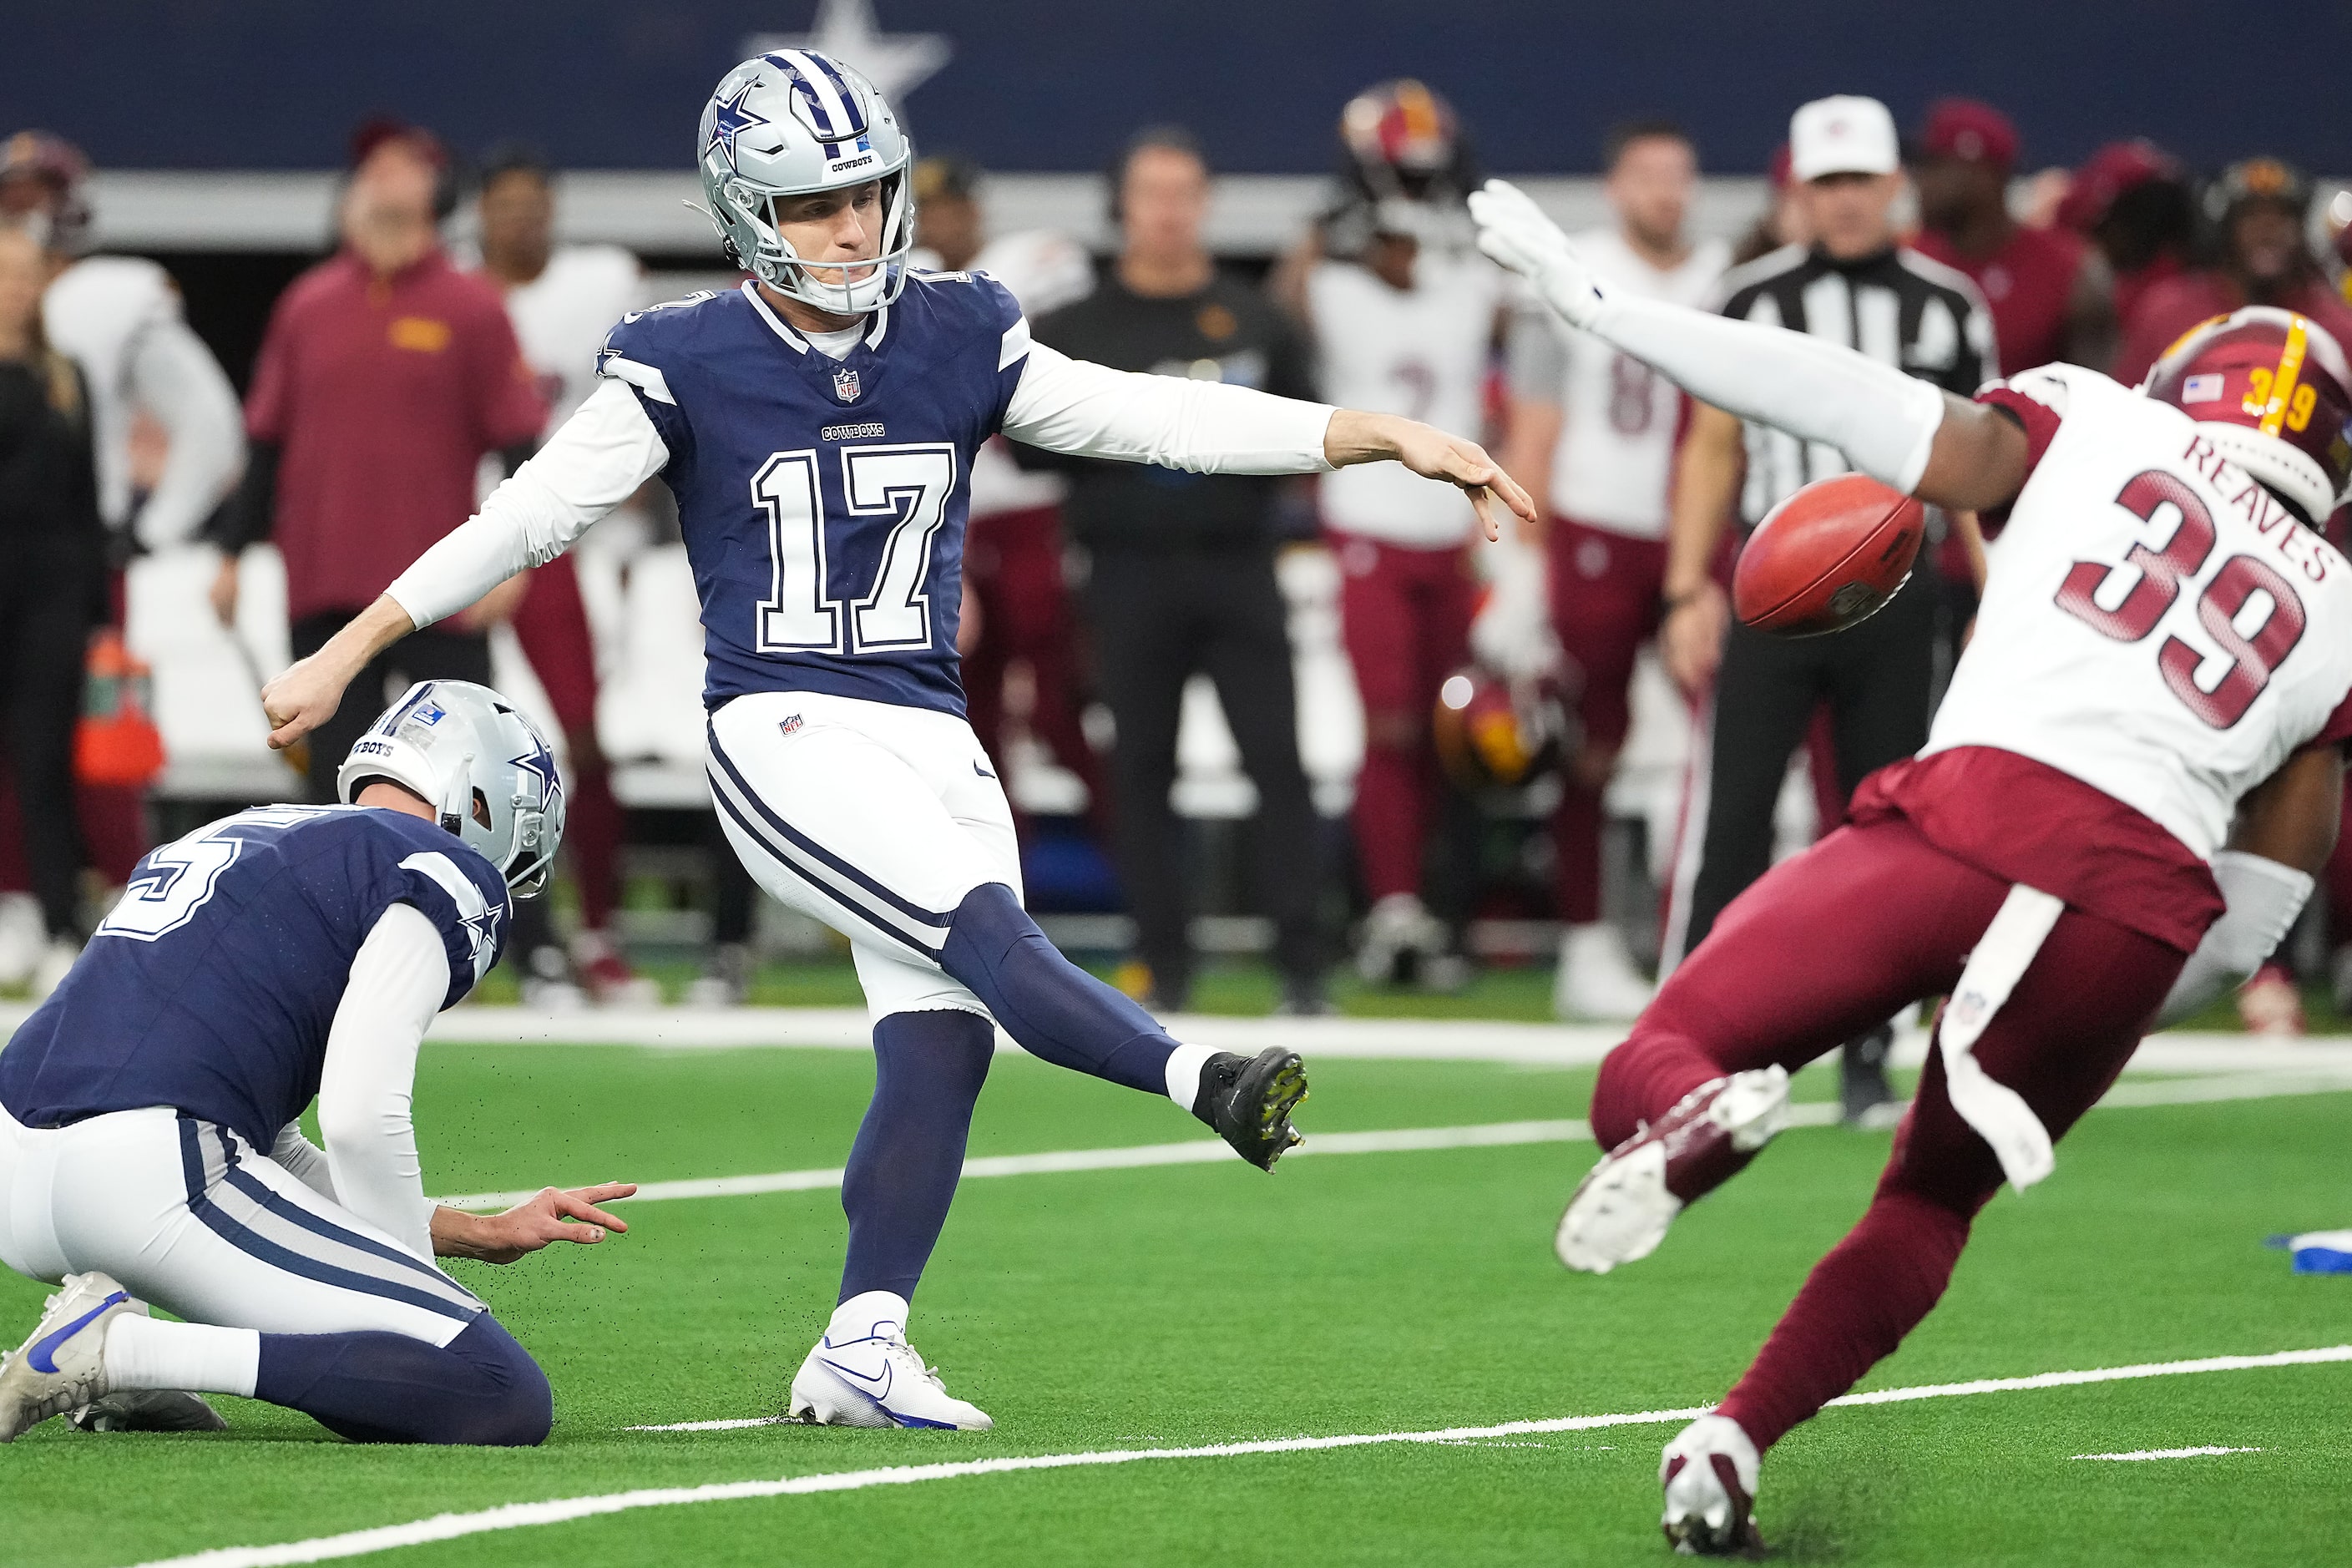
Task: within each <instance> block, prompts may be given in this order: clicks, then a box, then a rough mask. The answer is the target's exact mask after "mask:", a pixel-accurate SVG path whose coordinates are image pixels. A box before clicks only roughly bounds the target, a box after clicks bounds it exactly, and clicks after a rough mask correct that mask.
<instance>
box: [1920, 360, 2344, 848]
mask: <svg viewBox="0 0 2352 1568" xmlns="http://www.w3.org/2000/svg"><path fill="white" fill-rule="evenodd" d="M1980 398H1981V401H1984V402H1987V403H1990V404H1992V405H1995V406H1998V407H2001V408H2005V409H2007V410H2008V411H2010V412H2011V414H2013V415H2014V416H2016V417H2017V418H2018V419H2019V420H2020V421H2021V423H2022V424H2023V425H2024V426H2025V430H2026V435H2027V438H2028V441H2029V454H2030V457H2031V459H2032V468H2031V469H2030V470H2029V473H2028V476H2027V479H2026V482H2025V486H2024V489H2022V490H2021V492H2020V493H2019V495H2018V497H2017V499H2016V500H2015V501H2014V502H2013V503H2012V505H2011V510H2010V514H2009V518H2008V520H2007V523H2006V526H2005V527H2004V528H2002V530H2001V531H2000V534H1999V536H1998V538H1997V539H1996V540H1995V542H1994V543H1993V544H1992V546H1991V548H1990V560H1991V573H1990V579H1989V581H1988V583H1987V584H1986V588H1985V595H1984V601H1983V605H1982V606H1981V607H1980V608H1979V611H1978V612H1977V621H1976V632H1975V636H1974V637H1973V638H1972V639H1971V640H1970V642H1969V647H1968V651H1967V653H1966V654H1964V655H1963V656H1962V657H1961V658H1960V661H1959V665H1958V668H1957V669H1956V670H1955V671H1954V673H1953V677H1952V684H1951V689H1950V691H1949V692H1948V694H1947V695H1946V697H1945V699H1944V702H1943V706H1942V707H1941V708H1940V709H1939V710H1937V714H1936V721H1935V726H1934V729H1933V731H1932V733H1931V735H1930V737H1929V740H1928V742H1927V750H1926V752H1923V753H1922V754H1923V755H1925V754H1928V753H1932V752H1944V751H1949V750H1952V749H1954V748H1956V747H1961V746H1991V747H1998V748H2000V749H2001V750H2004V751H2009V752H2018V753H2020V754H2022V755H2024V756H2027V757H2031V758H2033V759H2034V760H2036V761H2038V762H2042V763H2047V764H2048V765H2050V766H2051V767H2053V768H2056V769H2058V770H2059V771H2060V772H2062V773H2068V774H2071V775H2072V776H2074V778H2077V779H2080V780H2081V781H2083V782H2084V784H2090V785H2092V786H2093V787H2094V788H2095V789H2097V790H2099V791H2101V792H2102V793H2103V794H2105V795H2108V796H2110V797H2112V798H2114V799H2116V800H2119V801H2121V802H2123V803H2124V804H2125V805H2128V806H2131V807H2132V808H2133V809H2135V810H2137V811H2138V812H2139V813H2140V814H2141V815H2143V816H2147V817H2149V818H2150V819H2152V820H2153V821H2155V822H2156V823H2157V824H2158V826H2161V827H2163V828H2164V829H2165V830H2166V831H2167V832H2168V833H2170V834H2171V835H2172V836H2173V837H2176V838H2178V839H2179V840H2180V842H2181V843H2183V844H2185V845H2186V846H2188V847H2189V849H2190V850H2191V851H2193V852H2194V853H2195V854H2196V855H2197V856H2198V857H2199V858H2201V859H2207V860H2210V859H2211V858H2212V857H2213V854H2214V852H2215V851H2216V850H2217V849H2219V848H2220V847H2221V845H2222V844H2223V842H2224V841H2225V839H2226V837H2227V835H2228V832H2229V826H2230V820H2231V816H2232V814H2233V813H2234V811H2235V809H2236V807H2237V803H2238V800H2239V798H2240V797H2241V796H2242V795H2244V794H2245V793H2246V792H2247V791H2248V790H2250V789H2252V787H2253V786H2254V785H2256V784H2260V783H2261V782H2262V781H2263V780H2264V779H2265V778H2268V777H2269V776H2270V775H2271V773H2273V772H2274V771H2276V770H2277V768H2278V767H2279V766H2280V764H2281V763H2284V762H2285V761H2286V760H2287V758H2288V757H2289V756H2290V755H2292V754H2293V753H2294V752H2295V751H2297V750H2298V749H2300V748H2302V747H2304V746H2306V745H2308V744H2310V743H2311V742H2314V741H2316V740H2327V741H2331V742H2333V741H2339V740H2342V739H2345V738H2346V737H2347V735H2352V705H2347V701H2346V698H2347V691H2352V565H2347V563H2346V561H2345V558H2344V557H2343V556H2342V555H2340V554H2338V553H2337V552H2336V551H2335V549H2334V548H2332V547H2331V546H2330V545H2329V544H2328V543H2327V542H2326V541H2325V540H2323V539H2321V538H2320V537H2319V536H2318V534H2316V533H2315V532H2314V531H2312V530H2310V529H2308V528H2305V527H2304V526H2303V525H2302V524H2301V523H2299V522H2297V521H2295V519H2294V516H2293V515H2292V514H2291V513H2289V512H2288V511H2287V510H2285V509H2284V507H2282V506H2280V505H2279V503H2278V502H2277V501H2276V500H2274V499H2273V498H2272V496H2271V495H2270V494H2269V493H2268V492H2267V491H2265V490H2263V489H2262V487H2261V486H2259V485H2257V484H2256V483H2255V482H2254V481H2253V480H2252V479H2250V478H2249V477H2248V476H2247V475H2246V473H2245V471H2244V470H2243V469H2242V468H2238V467H2237V466H2236V465H2234V464H2232V463H2231V462H2228V461H2227V460H2225V459H2224V458H2221V456H2220V455H2219V454H2218V453H2216V452H2215V451H2214V449H2213V446H2212V443H2211V442H2210V441H2209V440H2207V439H2206V438H2205V437H2204V436H2203V435H2202V434H2201V433H2200V431H2199V430H2198V428H2197V426H2196V425H2195V423H2194V422H2193V421H2191V420H2190V418H2189V416H2188V415H2186V414H2184V413H2182V412H2181V411H2180V410H2179V409H2177V408H2174V407H2172V406H2170V405H2167V404H2162V403H2157V402H2154V401H2152V400H2150V399H2148V398H2146V397H2142V396H2140V395H2137V393H2134V392H2130V391H2127V390H2126V389H2125V388H2124V387H2122V386H2119V385H2117V384H2116V383H2115V382H2113V381H2110V380H2108V379H2107V378H2106V377H2105V376H2103V375H2100V374H2096V373H2095V372H2093V371H2087V370H2081V369H2076V368H2074V367H2073V366H2069V365H2052V366H2049V367H2047V368H2045V369H2042V370H2037V371H2030V372H2027V373H2026V374H2021V375H2018V376H2014V377H2011V379H2010V380H2009V381H2007V382H2004V383H2000V384H1997V385H1995V386H1994V387H1992V388H1990V389H1988V390H1987V391H1986V392H1985V393H1983V394H1982V395H1980ZM1991 521H1992V520H1990V519H1988V526H1989V528H1990V522H1991ZM1913 592H1915V593H1916V592H1917V589H1916V587H1915V588H1914V589H1913Z"/></svg>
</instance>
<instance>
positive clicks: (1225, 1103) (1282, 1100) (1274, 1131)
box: [1192, 1046, 1307, 1171]
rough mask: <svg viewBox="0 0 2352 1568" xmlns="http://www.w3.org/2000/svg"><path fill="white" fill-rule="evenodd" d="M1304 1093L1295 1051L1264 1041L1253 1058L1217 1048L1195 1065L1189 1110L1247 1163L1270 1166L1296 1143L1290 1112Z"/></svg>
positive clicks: (1303, 1066)
mask: <svg viewBox="0 0 2352 1568" xmlns="http://www.w3.org/2000/svg"><path fill="white" fill-rule="evenodd" d="M1306 1098H1307V1064H1306V1063H1305V1062H1304V1061H1301V1060H1300V1059H1299V1056H1298V1053H1297V1051H1291V1050H1285V1049H1284V1048H1283V1047H1280V1046H1268V1047H1266V1048H1265V1049H1264V1050H1262V1051H1260V1052H1258V1054H1257V1055H1256V1056H1255V1057H1246V1058H1244V1057H1240V1056H1236V1055H1235V1054H1234V1053H1233V1052H1231V1051H1219V1052H1218V1053H1217V1054H1216V1055H1214V1056H1213V1057H1211V1058H1209V1059H1208V1060H1207V1061H1206V1062H1204V1063H1203V1064H1202V1067H1201V1092H1200V1093H1199V1094H1198V1095H1197V1096H1195V1097H1194V1099H1193V1100H1192V1114H1193V1115H1195V1116H1197V1117H1199V1118H1200V1119H1201V1120H1202V1121H1205V1122H1207V1123H1208V1124H1209V1125H1210V1126H1211V1127H1213V1128H1215V1129H1216V1131H1217V1136H1218V1137H1220V1138H1223V1140H1224V1141H1225V1142H1228V1143H1230V1144H1232V1145H1233V1146H1234V1152H1236V1153H1238V1154H1240V1155H1241V1157H1242V1158H1243V1159H1244V1160H1247V1161H1248V1162H1249V1163H1251V1164H1253V1165H1255V1166H1256V1167H1257V1168H1258V1169H1259V1170H1261V1171H1271V1170H1273V1169H1274V1163H1275V1162H1276V1160H1279V1159H1281V1158H1282V1156H1283V1154H1284V1152H1286V1151H1287V1150H1289V1149H1291V1148H1294V1147H1296V1146H1297V1143H1298V1142H1300V1139H1299V1135H1298V1129H1297V1128H1295V1127H1293V1126H1292V1125H1291V1124H1290V1111H1291V1108H1292V1107H1293V1106H1296V1105H1297V1103H1298V1102H1299V1101H1300V1100H1305V1099H1306Z"/></svg>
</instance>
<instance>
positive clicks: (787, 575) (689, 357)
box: [597, 272, 1028, 714]
mask: <svg viewBox="0 0 2352 1568" xmlns="http://www.w3.org/2000/svg"><path fill="white" fill-rule="evenodd" d="M1016 329H1017V330H1016ZM1027 347H1028V332H1027V329H1026V327H1025V325H1024V323H1023V321H1022V319H1021V307H1020V306H1019V305H1017V304H1015V303H1014V302H1013V296H1012V295H1011V294H1009V293H1007V292H1006V291H1005V289H1004V288H1003V285H1002V284H999V283H997V282H995V281H994V280H992V279H988V278H985V277H982V276H977V275H973V274H967V273H959V272H944V273H921V272H919V273H916V274H914V275H912V276H911V277H910V278H909V279H908V283H907V288H906V291H905V292H904V293H903V294H901V295H900V296H899V297H898V301H897V303H895V304H893V305H890V306H888V307H887V308H886V309H884V310H877V311H876V312H875V313H874V314H873V315H872V316H870V317H868V318H867V319H866V323H865V331H864V332H863V334H862V335H861V336H860V337H859V338H858V340H857V342H856V346H855V347H853V348H852V349H851V350H850V352H849V353H848V355H847V357H846V358H844V359H840V360H836V359H835V358H833V357H832V356H831V355H829V354H827V353H824V352H823V351H822V350H819V349H817V348H815V347H814V346H813V345H812V344H810V342H808V340H807V339H805V338H803V336H802V335H801V334H800V333H799V332H797V331H793V328H792V327H791V326H790V325H788V324H787V323H786V322H785V321H782V318H780V317H778V316H777V315H776V314H775V312H774V311H772V310H770V309H769V308H768V306H767V304H766V303H765V302H764V301H763V300H761V299H760V298H759V297H758V296H757V294H756V293H754V291H753V289H752V286H751V284H749V283H746V284H744V285H743V287H742V288H741V289H736V290H733V291H731V292H729V293H724V294H715V295H714V294H700V295H696V296H693V297H691V298H688V299H686V300H678V301H677V302H676V303H674V304H668V305H657V306H656V307H655V308H653V309H652V310H641V311H639V312H637V313H636V314H635V315H633V316H631V317H629V318H628V319H626V320H625V321H622V323H621V324H620V325H619V326H617V327H615V328H614V329H613V332H612V335H611V336H610V337H609V338H607V339H606V340H605V343H604V351H603V353H601V354H600V355H599V356H598V359H597V369H598V371H599V372H600V373H601V374H604V375H606V376H609V377H612V378H613V379H614V380H618V381H624V382H626V383H628V384H630V385H631V386H632V387H633V388H634V389H635V392H636V395H637V400H638V402H639V403H640V404H641V405H643V406H644V408H645V411H646V415H647V416H648V417H650V418H651V419H652V420H653V422H654V426H655V427H656V429H658V430H659V431H660V432H661V437H662V441H663V443H664V444H665V445H666V446H667V447H668V448H669V466H668V467H667V468H664V469H663V470H662V479H664V480H665V481H666V482H667V484H668V486H669V488H670V491H671V493H672V494H673V495H675V496H676V497H677V510H678V521H679V523H680V525H681V527H682V528H683V530H684V532H685V535H686V551H687V555H688V559H689V560H690V561H691V562H692V563H693V566H694V582H695V588H696V590H697V592H698V594H699V595H700V596H701V599H702V626H703V647H704V651H705V654H706V668H707V669H708V672H709V675H708V683H707V686H706V689H705V691H704V700H705V702H706V703H708V704H709V706H710V707H713V708H716V707H717V706H719V704H720V703H721V702H724V701H726V700H728V699H729V698H730V697H739V696H741V695H742V694H743V693H745V692H750V691H777V690H794V691H823V692H827V693H830V694H832V695H834V696H837V697H857V698H864V699H866V700H870V701H877V702H892V703H898V704H899V705H901V706H905V707H914V708H937V709H943V710H946V711H948V712H950V713H958V714H960V713H961V712H962V711H963V682H962V680H961V677H960V676H959V674H958V671H957V664H956V622H957V619H958V614H959V611H960V609H961V598H962V591H963V532H964V513H965V509H966V506H967V503H968V501H969V500H970V491H971V455H972V453H973V451H974V450H975V449H977V448H978V447H980V445H981V443H982V442H983V441H986V440H987V439H988V438H989V437H991V436H992V435H994V434H995V433H996V431H997V428H998V426H1001V425H1002V424H1003V421H1004V410H1005V407H1006V405H1008V404H1009V403H1010V402H1011V401H1012V397H1013V388H1014V387H1015V386H1016V385H1018V384H1019V383H1020V379H1021V369H1022V365H1023V364H1024V363H1025V355H1026V353H1027Z"/></svg>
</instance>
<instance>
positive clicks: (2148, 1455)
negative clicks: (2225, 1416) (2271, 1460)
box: [2074, 1447, 2263, 1463]
mask: <svg viewBox="0 0 2352 1568" xmlns="http://www.w3.org/2000/svg"><path fill="white" fill-rule="evenodd" d="M2261 1452H2263V1450H2262V1449H2260V1448H2218V1447H2201V1448H2135V1449H2133V1450H2132V1451H2131V1452H2130V1453H2128V1454H2077V1455H2075V1456H2074V1458H2078V1459H2116V1460H2121V1461H2124V1462H2126V1463H2128V1462H2130V1461H2132V1460H2136V1459H2201V1458H2205V1457H2206V1456H2207V1455H2209V1454H2259V1453H2261Z"/></svg>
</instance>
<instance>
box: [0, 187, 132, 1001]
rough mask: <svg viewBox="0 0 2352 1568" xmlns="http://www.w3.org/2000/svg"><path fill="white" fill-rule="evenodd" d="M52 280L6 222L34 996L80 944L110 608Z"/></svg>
mask: <svg viewBox="0 0 2352 1568" xmlns="http://www.w3.org/2000/svg"><path fill="white" fill-rule="evenodd" d="M47 281H48V263H47V258H46V257H45V256H44V255H43V253H42V248H41V244H40V241H39V240H38V239H37V238H36V237H34V236H33V235H32V234H31V233H30V232H28V231H27V230H26V229H24V228H18V227H6V226H0V753H5V757H6V759H7V763H8V765H9V768H10V771H11V772H12V773H14V775H15V779H16V799H17V805H18V812H17V817H18V819H19V821H20V822H21V824H22V829H21V831H22V835H23V840H24V844H23V854H24V859H25V863H26V867H27V868H28V870H29V872H30V874H31V879H32V883H33V891H34V895H35V896H36V897H37V899H38V900H40V906H41V918H42V922H43V924H44V925H45V926H46V928H47V937H48V944H47V949H46V950H45V951H44V952H42V954H41V956H40V958H39V960H38V962H37V963H36V965H35V968H34V972H33V977H32V978H33V990H34V994H36V995H37V996H46V995H47V994H48V993H49V992H50V991H52V990H54V989H56V987H57V985H58V983H59V982H60V981H62V980H63V979H64V978H65V974H66V971H68V969H70V968H72V967H73V961H74V957H75V955H76V954H77V953H78V952H79V951H80V946H81V942H80V933H79V928H78V927H77V925H76V918H77V914H78V908H77V906H78V905H79V878H80V875H81V865H82V837H81V830H80V828H79V825H78V824H77V822H76V820H75V813H74V768H73V755H74V730H75V726H76V724H77V723H78V722H79V720H80V718H81V703H82V679H83V663H82V653H83V647H84V645H85V644H86V643H87V641H88V640H89V629H90V627H91V626H94V625H96V624H97V623H98V622H99V621H100V618H101V617H102V616H103V614H104V605H105V600H106V531H105V528H104V526H103V525H102V524H101V522H100V519H99V510H98V473H97V468H96V463H95V459H94V457H93V454H92V447H91V420H90V416H91V405H90V400H89V393H88V391H87V389H86V388H85V385H84V384H83V378H82V376H81V374H80V373H79V371H77V370H76V369H75V367H74V363H73V362H72V361H71V360H69V359H68V358H67V357H66V356H65V355H64V354H62V353H58V351H57V350H56V349H55V348H54V347H52V346H51V345H50V343H49V342H48V337H47V331H46V330H45V329H44V327H43V325H42V321H41V290H42V288H43V286H44V285H45V284H47Z"/></svg>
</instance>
